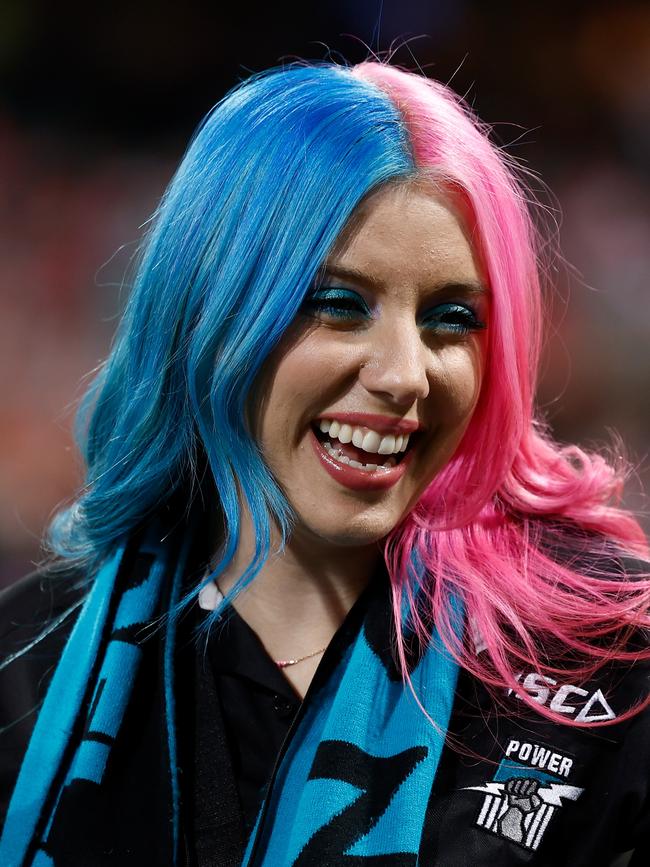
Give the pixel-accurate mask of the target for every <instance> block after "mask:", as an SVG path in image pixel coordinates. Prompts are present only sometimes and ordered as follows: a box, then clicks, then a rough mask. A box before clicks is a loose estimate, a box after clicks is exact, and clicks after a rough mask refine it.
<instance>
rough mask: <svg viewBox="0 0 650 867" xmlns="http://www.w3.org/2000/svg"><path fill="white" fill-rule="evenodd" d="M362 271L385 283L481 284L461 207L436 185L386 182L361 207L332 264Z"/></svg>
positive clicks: (343, 233) (337, 244) (375, 280)
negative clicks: (436, 187) (452, 282)
mask: <svg viewBox="0 0 650 867" xmlns="http://www.w3.org/2000/svg"><path fill="white" fill-rule="evenodd" d="M327 266H330V267H334V268H335V267H337V266H338V267H339V268H345V269H349V270H357V271H360V272H362V273H363V274H364V275H366V276H367V277H368V279H369V280H370V281H371V282H376V283H377V284H379V285H380V287H381V286H382V285H383V284H391V285H399V284H400V283H403V282H409V284H411V285H413V284H418V285H419V284H423V285H425V286H426V287H431V286H432V285H435V284H436V283H438V282H448V281H450V280H453V281H459V282H463V283H468V284H471V283H476V284H479V283H480V273H479V267H478V263H477V257H476V256H475V253H474V250H473V249H472V246H471V244H470V241H469V238H468V233H467V230H466V228H465V226H464V224H463V221H462V219H461V216H460V210H459V208H458V207H457V206H456V205H455V204H454V202H453V200H452V198H451V197H450V196H447V195H444V194H443V193H441V192H440V191H439V190H437V189H435V188H434V187H433V185H431V184H425V183H423V182H411V183H405V184H399V185H389V186H386V187H384V188H382V189H380V190H378V191H376V192H374V193H372V194H371V195H370V196H368V197H367V198H366V199H365V200H364V201H363V202H362V203H361V204H360V205H359V206H358V208H357V209H356V211H355V212H354V214H353V215H352V218H351V219H350V221H349V222H348V225H347V226H346V228H345V229H344V230H343V232H342V233H341V235H340V237H339V240H338V242H337V243H336V245H335V246H334V249H333V250H332V252H331V254H330V256H328V259H327V262H326V267H327Z"/></svg>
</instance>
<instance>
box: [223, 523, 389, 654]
mask: <svg viewBox="0 0 650 867" xmlns="http://www.w3.org/2000/svg"><path fill="white" fill-rule="evenodd" d="M242 512H243V515H242V531H241V534H240V538H239V544H238V547H237V551H236V554H235V557H234V559H233V562H232V563H231V564H230V565H229V566H228V568H227V570H226V571H225V572H224V573H223V574H222V575H221V576H220V577H219V587H220V588H221V591H222V592H223V593H227V592H228V591H229V590H230V589H231V587H232V586H233V585H234V584H235V582H236V580H237V578H238V577H239V576H240V575H241V574H242V572H243V571H244V569H245V568H246V566H247V565H248V563H249V562H250V561H251V559H252V557H253V554H254V550H255V544H254V535H253V531H252V525H251V521H250V516H249V515H248V514H247V512H246V510H242ZM278 544H279V540H278V538H274V539H273V541H272V545H271V551H273V550H277V547H278ZM380 557H381V551H380V548H379V546H378V545H377V544H372V545H368V546H365V547H354V548H351V547H345V546H336V545H333V544H331V543H328V542H325V541H324V540H322V539H319V538H318V537H316V536H314V535H313V534H311V533H309V532H308V531H305V530H303V531H301V530H297V531H294V533H293V535H292V538H291V539H290V540H289V542H287V544H286V546H285V548H284V550H283V552H282V553H281V554H277V553H276V554H271V555H270V556H269V558H268V560H267V562H266V563H265V564H264V566H263V567H262V569H261V571H260V572H259V574H258V575H257V576H256V577H255V579H254V581H253V583H252V584H251V585H250V586H249V587H248V588H246V589H245V590H244V591H242V592H241V593H240V594H239V596H238V597H237V598H236V599H235V601H234V603H233V605H234V607H235V609H236V611H237V613H238V614H239V615H240V616H241V617H243V618H244V620H246V622H247V623H248V624H249V625H250V626H251V627H252V628H253V629H254V630H255V632H257V634H258V636H259V637H260V639H261V640H262V642H263V644H264V645H265V647H266V649H267V650H268V652H269V653H270V655H271V656H272V657H273V658H275V659H287V658H295V657H297V656H300V655H302V654H304V653H310V652H311V651H313V650H314V649H316V648H318V647H322V646H325V645H327V644H328V643H329V641H330V639H331V637H332V635H333V634H334V632H336V630H337V629H338V627H339V626H340V625H341V623H342V622H343V620H344V618H345V616H346V614H347V613H348V611H349V610H350V608H351V607H352V606H353V605H354V603H355V602H356V600H357V598H358V597H359V596H360V594H361V593H362V591H363V590H364V588H365V587H366V586H367V584H368V582H369V581H370V579H371V577H372V574H373V572H374V571H375V569H376V568H377V564H378V562H379V560H380Z"/></svg>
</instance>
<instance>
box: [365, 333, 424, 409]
mask: <svg viewBox="0 0 650 867" xmlns="http://www.w3.org/2000/svg"><path fill="white" fill-rule="evenodd" d="M430 356H431V350H430V348H428V347H427V346H426V345H425V343H424V342H423V341H422V337H421V335H420V333H419V329H418V327H417V325H416V323H415V322H412V323H408V322H401V323H394V324H393V325H392V326H391V327H390V328H384V329H377V331H376V332H375V334H374V336H373V338H372V342H371V343H369V344H368V346H367V349H366V353H365V357H364V359H363V361H362V363H361V368H360V371H359V381H360V382H361V384H362V385H363V387H364V388H365V389H366V390H367V391H368V392H370V393H372V394H376V395H380V396H381V397H382V399H384V400H387V401H388V402H390V403H395V404H398V405H400V406H406V407H408V406H411V405H412V404H413V403H414V402H415V401H416V400H418V399H419V400H421V399H423V398H426V397H428V395H429V389H430V383H429V375H430V370H429V367H430V364H431V357H430Z"/></svg>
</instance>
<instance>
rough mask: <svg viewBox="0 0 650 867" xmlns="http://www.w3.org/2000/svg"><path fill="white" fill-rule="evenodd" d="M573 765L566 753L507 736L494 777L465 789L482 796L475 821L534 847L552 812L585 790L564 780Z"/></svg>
mask: <svg viewBox="0 0 650 867" xmlns="http://www.w3.org/2000/svg"><path fill="white" fill-rule="evenodd" d="M572 766H573V759H572V758H571V757H570V756H566V755H563V754H562V753H558V752H555V751H554V750H552V749H549V748H548V747H545V746H543V745H541V744H535V743H529V742H528V741H517V740H514V739H512V740H510V741H509V743H508V746H507V747H506V755H505V758H503V759H502V761H501V764H500V765H499V767H498V768H497V770H496V773H495V775H494V778H493V779H492V780H491V781H490V782H487V783H484V784H483V785H481V786H468V787H467V788H466V789H465V790H464V791H473V792H482V793H483V794H484V797H483V800H482V802H481V806H480V808H479V813H478V817H477V820H476V824H477V825H478V826H479V828H483V829H485V830H486V831H490V832H491V833H493V834H496V835H497V836H499V837H502V838H504V839H506V840H512V841H513V842H515V843H519V844H521V845H522V846H524V847H525V848H526V849H531V850H535V849H537V847H538V846H539V844H540V843H541V842H542V838H543V836H544V832H545V831H546V829H547V828H548V825H549V823H550V821H551V819H552V818H553V816H554V814H555V813H556V811H557V810H560V809H561V808H562V807H563V805H564V804H565V803H566V802H567V801H576V800H577V799H578V798H579V797H580V795H581V794H582V792H583V791H584V789H581V788H578V786H569V785H567V783H566V782H565V780H566V778H567V777H568V776H569V773H570V771H571V768H572ZM551 771H552V773H551Z"/></svg>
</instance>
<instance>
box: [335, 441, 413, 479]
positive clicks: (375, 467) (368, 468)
mask: <svg viewBox="0 0 650 867" xmlns="http://www.w3.org/2000/svg"><path fill="white" fill-rule="evenodd" d="M323 448H324V449H325V451H326V452H327V453H328V455H330V456H331V457H333V458H334V460H336V461H338V462H339V463H341V464H348V465H349V466H351V467H354V469H356V470H362V471H363V472H365V473H373V472H375V471H379V472H381V471H383V470H389V469H391V468H392V467H394V466H397V461H396V460H395V458H394V457H392V456H391V457H389V458H388V460H387V461H385V462H384V463H383V464H362V463H360V462H359V461H355V460H354V459H353V458H349V457H348V456H347V455H345V454H343V452H342V451H341V450H340V449H337V448H334V446H333V445H332V444H331V443H330V442H329V441H328V440H326V441H325V442H324V443H323Z"/></svg>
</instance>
